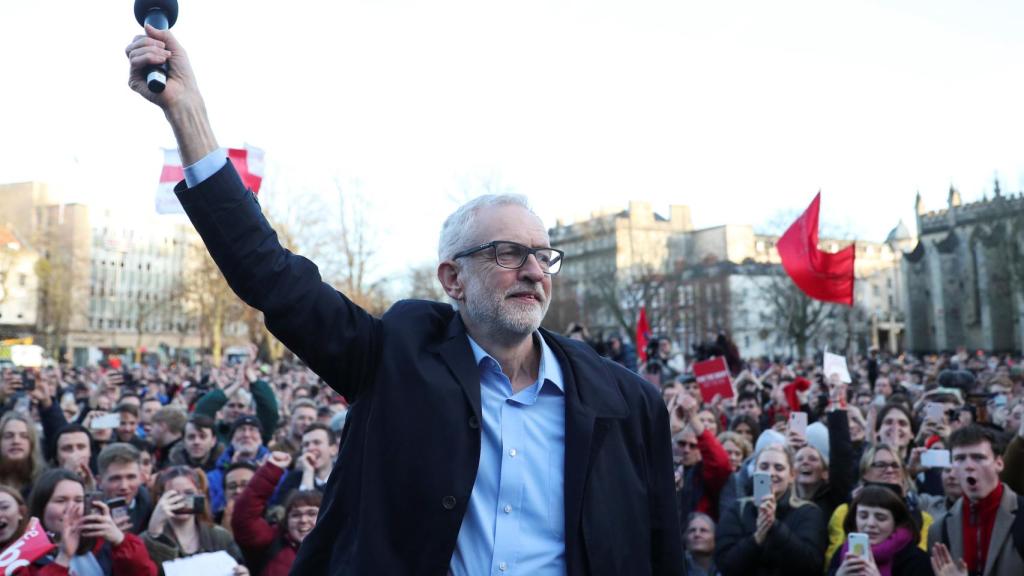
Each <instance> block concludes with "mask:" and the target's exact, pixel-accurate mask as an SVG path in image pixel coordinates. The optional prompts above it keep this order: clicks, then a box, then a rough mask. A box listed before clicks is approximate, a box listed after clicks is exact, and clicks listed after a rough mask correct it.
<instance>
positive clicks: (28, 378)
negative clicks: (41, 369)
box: [21, 370, 36, 392]
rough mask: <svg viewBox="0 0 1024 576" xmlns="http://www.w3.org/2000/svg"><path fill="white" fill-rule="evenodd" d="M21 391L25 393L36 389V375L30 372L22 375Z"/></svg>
mask: <svg viewBox="0 0 1024 576" xmlns="http://www.w3.org/2000/svg"><path fill="white" fill-rule="evenodd" d="M21 389H22V390H23V391H25V392H31V391H32V390H35V389H36V377H35V374H32V372H31V371H29V370H26V371H24V372H22V373H21Z"/></svg>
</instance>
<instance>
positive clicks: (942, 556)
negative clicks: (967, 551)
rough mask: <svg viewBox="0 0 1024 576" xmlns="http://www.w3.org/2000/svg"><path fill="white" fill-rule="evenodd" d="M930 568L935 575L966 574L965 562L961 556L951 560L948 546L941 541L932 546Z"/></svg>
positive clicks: (963, 575)
mask: <svg viewBox="0 0 1024 576" xmlns="http://www.w3.org/2000/svg"><path fill="white" fill-rule="evenodd" d="M931 560H932V570H933V571H934V572H935V576H967V563H966V562H964V559H963V558H957V559H956V561H954V560H953V556H952V555H951V554H950V553H949V548H946V546H945V545H944V544H942V543H936V544H935V545H934V546H932V556H931Z"/></svg>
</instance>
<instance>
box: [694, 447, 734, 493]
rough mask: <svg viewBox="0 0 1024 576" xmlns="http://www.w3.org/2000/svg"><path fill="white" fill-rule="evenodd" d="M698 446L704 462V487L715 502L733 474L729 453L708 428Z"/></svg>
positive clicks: (702, 469) (702, 470)
mask: <svg viewBox="0 0 1024 576" xmlns="http://www.w3.org/2000/svg"><path fill="white" fill-rule="evenodd" d="M697 447H698V448H699V449H700V457H701V462H703V463H704V465H703V466H701V476H702V480H704V489H705V490H706V491H707V494H708V495H709V496H710V497H711V498H712V499H713V500H712V501H713V502H715V501H717V498H718V494H719V492H721V491H722V487H723V486H725V483H726V481H727V480H728V479H729V476H731V475H732V468H731V467H730V465H729V455H728V454H727V453H726V452H725V448H722V445H721V444H720V443H719V442H718V438H715V435H714V434H713V433H712V432H711V430H708V429H704V433H703V434H701V435H700V438H699V439H698V441H697Z"/></svg>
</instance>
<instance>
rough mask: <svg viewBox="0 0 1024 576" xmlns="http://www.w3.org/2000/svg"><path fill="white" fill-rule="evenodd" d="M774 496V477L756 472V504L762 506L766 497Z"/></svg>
mask: <svg viewBox="0 0 1024 576" xmlns="http://www.w3.org/2000/svg"><path fill="white" fill-rule="evenodd" d="M771 495H772V475H771V474H769V473H767V472H754V504H755V505H757V506H760V505H761V501H762V500H764V498H765V496H771Z"/></svg>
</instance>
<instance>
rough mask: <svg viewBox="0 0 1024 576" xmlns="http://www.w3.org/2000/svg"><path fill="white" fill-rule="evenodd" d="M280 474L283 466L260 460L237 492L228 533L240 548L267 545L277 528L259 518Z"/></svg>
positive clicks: (261, 517) (279, 478)
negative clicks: (258, 464) (239, 492)
mask: <svg viewBox="0 0 1024 576" xmlns="http://www.w3.org/2000/svg"><path fill="white" fill-rule="evenodd" d="M283 474H284V470H281V469H280V468H278V467H277V466H274V465H273V464H270V463H267V464H264V465H263V466H260V469H259V470H257V471H256V475H255V476H253V477H252V480H250V481H249V484H248V485H247V486H246V487H245V490H243V491H242V493H241V494H240V495H239V496H238V500H237V501H236V502H235V509H234V512H233V514H232V516H231V533H232V534H234V535H235V541H236V542H237V543H238V545H239V546H241V547H242V548H243V549H256V548H262V547H264V546H269V545H270V543H271V542H273V541H274V538H275V537H276V536H277V529H276V528H274V527H273V526H271V525H270V523H269V522H267V521H266V520H265V519H264V518H263V512H264V511H265V510H266V509H267V501H268V500H270V495H271V494H273V493H274V487H275V486H277V483H278V481H280V480H281V476H282V475H283Z"/></svg>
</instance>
